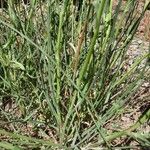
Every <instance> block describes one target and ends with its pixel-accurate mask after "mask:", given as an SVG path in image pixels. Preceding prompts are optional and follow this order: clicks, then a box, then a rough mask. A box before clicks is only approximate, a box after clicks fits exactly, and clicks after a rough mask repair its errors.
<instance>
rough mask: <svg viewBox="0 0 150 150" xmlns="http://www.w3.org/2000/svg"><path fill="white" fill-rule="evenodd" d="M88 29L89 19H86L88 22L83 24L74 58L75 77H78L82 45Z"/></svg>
mask: <svg viewBox="0 0 150 150" xmlns="http://www.w3.org/2000/svg"><path fill="white" fill-rule="evenodd" d="M86 29H87V20H86V22H85V24H84V26H83V29H81V33H80V35H79V40H78V45H77V49H76V52H75V56H74V60H73V72H74V78H75V77H76V72H77V67H78V63H79V58H80V51H81V46H82V43H83V41H84V33H85V32H86Z"/></svg>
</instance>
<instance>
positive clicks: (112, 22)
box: [0, 0, 150, 149]
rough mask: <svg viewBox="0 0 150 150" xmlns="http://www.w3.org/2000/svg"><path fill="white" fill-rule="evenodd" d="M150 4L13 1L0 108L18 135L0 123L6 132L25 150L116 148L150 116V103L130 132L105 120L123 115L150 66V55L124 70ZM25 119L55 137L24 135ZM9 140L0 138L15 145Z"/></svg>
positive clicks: (4, 19) (6, 20)
mask: <svg viewBox="0 0 150 150" xmlns="http://www.w3.org/2000/svg"><path fill="white" fill-rule="evenodd" d="M148 5H149V2H148V1H147V2H145V6H144V8H143V10H142V13H141V14H138V15H137V13H136V8H137V6H138V2H137V1H136V0H128V1H127V2H126V4H125V5H123V1H122V0H119V1H118V2H117V5H116V6H114V5H113V1H112V0H94V1H71V0H64V1H61V0H51V1H44V2H43V1H40V0H39V1H38V0H37V1H36V0H32V1H30V5H24V4H22V3H19V4H15V3H13V1H8V9H7V10H5V11H3V12H2V15H1V17H0V30H1V33H2V34H1V36H0V43H1V44H0V49H1V51H0V72H1V74H0V95H1V96H0V100H1V102H2V104H1V108H0V113H1V119H2V120H3V121H4V124H10V126H11V128H9V129H11V130H12V131H13V132H15V133H11V132H7V131H5V130H2V129H0V134H1V135H6V136H9V137H10V138H12V139H14V140H15V141H14V143H13V144H14V145H15V146H17V148H18V149H20V148H23V147H27V145H28V146H31V147H32V148H33V147H34V148H35V147H41V148H42V147H44V148H45V149H79V148H82V149H84V148H86V149H88V148H89V149H90V148H92V147H91V146H93V147H95V146H97V147H101V146H102V144H103V146H106V147H108V148H111V147H112V145H111V141H112V140H114V139H115V138H117V137H121V136H130V134H129V133H131V132H133V131H134V130H135V129H136V128H137V127H139V126H140V125H141V124H142V123H144V122H146V121H147V120H148V119H149V117H150V115H149V109H148V110H146V111H145V113H143V115H142V116H141V118H139V120H138V121H137V123H135V124H134V125H133V126H131V127H129V128H128V129H123V131H118V132H115V133H109V131H108V130H107V128H105V125H106V124H107V123H108V122H109V121H110V120H111V119H112V118H115V117H117V116H118V115H120V114H123V113H124V110H125V109H124V108H125V105H126V104H127V103H128V102H129V100H130V97H131V96H132V95H133V94H134V93H135V92H136V91H137V89H138V88H139V87H140V85H141V84H142V83H143V80H144V77H145V74H146V73H147V72H148V71H149V70H148V69H149V68H148V67H147V63H144V65H143V66H142V68H141V67H139V66H140V64H141V63H142V62H143V60H146V59H147V58H148V56H149V54H148V53H146V54H144V55H143V56H141V57H139V58H137V59H136V60H135V62H134V63H133V64H132V65H131V67H129V68H128V69H127V70H125V69H124V64H125V61H126V58H125V56H126V52H127V50H128V46H129V44H130V42H131V41H132V39H133V37H134V35H135V33H136V30H137V28H138V26H139V23H140V21H141V19H142V17H143V15H144V13H145V11H146V10H147V7H148ZM113 7H114V8H113ZM122 7H123V8H122ZM121 10H122V13H120V11H121ZM7 104H9V105H10V107H9V108H8V109H9V110H7V111H6V109H7V108H6V106H7V107H8V105H7ZM12 108H14V109H15V110H16V111H15V112H14V109H12ZM141 120H142V121H141ZM139 122H140V124H139ZM0 124H1V123H0ZM2 124H3V123H2ZM20 124H24V126H25V124H26V125H29V124H30V125H31V126H32V130H33V132H34V133H37V132H38V133H39V132H40V135H41V137H42V138H43V137H44V138H48V140H49V141H46V140H41V139H35V138H34V137H33V138H30V137H27V136H24V135H20V134H19V133H22V128H21V125H20ZM0 126H1V125H0ZM30 135H31V134H30ZM34 136H36V137H37V138H40V136H39V135H36V134H35V135H34ZM131 136H132V138H134V133H133V134H131ZM135 136H136V137H138V139H139V141H140V135H139V134H138V133H137V134H135ZM143 137H147V136H143ZM145 139H146V138H145ZM24 140H25V141H26V142H25V141H24ZM50 141H51V142H50ZM142 142H143V141H142ZM18 143H19V144H18ZM90 143H91V144H90ZM6 145H7V143H6V142H1V143H0V147H4V148H6V149H8V148H7V146H8V147H9V149H15V148H14V145H7V146H6ZM20 145H21V146H20ZM18 146H20V148H19V147H18Z"/></svg>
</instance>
